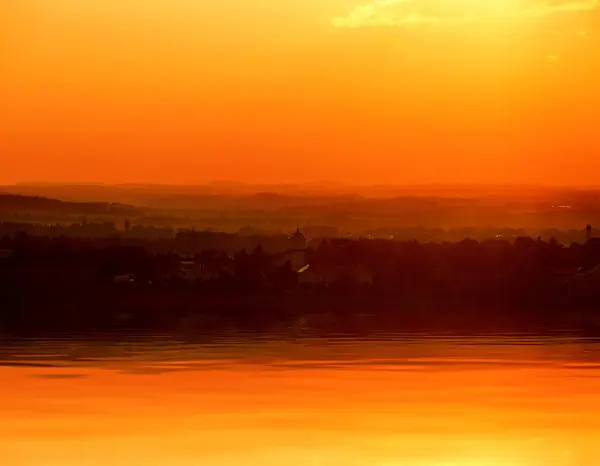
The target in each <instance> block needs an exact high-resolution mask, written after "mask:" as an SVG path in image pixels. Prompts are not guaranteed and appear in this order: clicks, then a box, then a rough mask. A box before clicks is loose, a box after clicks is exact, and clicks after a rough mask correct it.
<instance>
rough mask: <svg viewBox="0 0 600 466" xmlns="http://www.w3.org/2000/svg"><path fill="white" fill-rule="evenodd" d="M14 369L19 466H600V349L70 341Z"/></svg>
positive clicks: (5, 420)
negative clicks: (599, 465)
mask: <svg viewBox="0 0 600 466" xmlns="http://www.w3.org/2000/svg"><path fill="white" fill-rule="evenodd" d="M599 341H600V340H599ZM0 360H1V362H0V452H1V453H0V455H1V460H0V463H1V464H2V465H6V466H82V465H85V466H95V465H98V466H100V465H102V466H105V465H111V466H121V465H133V466H136V465H144V466H153V465H160V466H192V465H193V466H198V465H208V466H233V465H235V466H238V465H240V466H242V465H243V466H254V465H261V466H262V465H277V466H281V465H289V466H295V465H298V466H300V465H302V466H305V465H311V466H317V465H323V466H326V465H336V466H337V465H340V466H342V465H343V466H354V465H356V466H375V465H377V466H396V465H402V466H413V465H414V466H417V465H418V466H421V465H422V466H442V465H443V466H451V465H452V466H525V465H531V466H538V465H540V466H541V465H550V466H552V465H578V466H579V465H582V466H588V465H589V466H595V465H598V464H600V377H599V375H600V370H599V369H600V364H599V361H600V343H599V342H597V341H595V340H593V339H584V338H579V337H573V336H568V335H556V336H552V337H549V336H544V337H537V336H527V335H505V336H502V337H498V336H494V337H491V336H489V337H484V336H480V337H469V338H466V337H457V336H437V337H432V336H426V335H421V336H415V335H412V336H407V335H380V336H379V337H378V338H372V339H365V338H363V339H352V338H335V339H328V340H325V339H318V338H305V339H296V340H289V339H288V340H285V339H281V338H276V337H271V338H262V339H259V338H248V337H247V336H240V335H237V336H229V337H222V338H217V339H214V340H212V341H206V342H203V343H189V342H188V343H185V342H180V341H176V340H173V339H171V338H168V337H157V336H154V337H151V338H150V337H141V336H139V337H137V338H136V337H131V338H128V339H127V340H126V341H120V342H114V341H110V339H108V338H105V339H103V338H98V339H94V340H90V339H87V340H83V339H79V340H77V339H60V338H57V339H53V340H44V341H35V340H29V341H23V340H21V341H18V342H15V341H12V342H6V343H5V344H4V345H3V346H2V349H1V354H0Z"/></svg>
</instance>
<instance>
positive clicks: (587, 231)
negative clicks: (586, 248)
mask: <svg viewBox="0 0 600 466" xmlns="http://www.w3.org/2000/svg"><path fill="white" fill-rule="evenodd" d="M591 239H592V225H587V226H586V227H585V242H586V243H587V242H589V241H590V240H591Z"/></svg>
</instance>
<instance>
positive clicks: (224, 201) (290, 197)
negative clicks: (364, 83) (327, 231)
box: [0, 183, 600, 234]
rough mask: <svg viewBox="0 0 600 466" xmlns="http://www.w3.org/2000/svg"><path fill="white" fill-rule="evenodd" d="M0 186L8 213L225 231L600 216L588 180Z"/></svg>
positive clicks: (564, 225) (563, 225)
mask: <svg viewBox="0 0 600 466" xmlns="http://www.w3.org/2000/svg"><path fill="white" fill-rule="evenodd" d="M0 193H5V194H11V195H12V196H8V197H7V196H3V198H4V199H3V200H2V205H3V207H2V208H1V210H0V213H1V214H2V216H3V217H4V218H3V219H4V220H10V219H11V218H10V215H8V213H9V212H12V213H13V214H23V212H25V211H27V212H28V215H29V218H30V219H32V221H33V220H39V221H50V220H54V218H53V215H54V217H55V219H56V220H57V221H69V220H73V221H77V220H78V216H79V217H80V216H82V215H95V216H98V217H102V218H103V219H110V218H111V217H116V218H123V217H130V218H131V220H132V221H134V222H136V223H138V224H141V225H156V226H169V227H175V228H176V227H188V228H189V227H196V228H211V229H215V230H222V231H238V230H239V229H240V228H243V227H246V226H250V227H253V228H258V229H261V230H264V231H275V230H276V231H288V230H290V229H291V228H295V227H296V226H298V225H302V226H304V227H308V226H320V227H333V228H336V229H338V230H339V231H340V232H343V233H348V234H354V233H364V232H372V231H376V230H379V231H385V230H386V229H389V230H390V231H392V229H394V228H409V227H424V228H442V229H448V228H464V227H475V228H503V227H511V228H527V229H564V230H568V229H575V230H582V229H583V228H584V226H585V225H586V224H587V223H592V224H596V223H599V222H598V221H600V202H599V199H600V190H594V189H583V188H581V189H565V188H547V187H527V186H520V187H508V186H499V187H477V186H466V187H465V186H449V185H439V186H433V185H431V186H420V187H419V186H414V187H394V186H365V187H360V186H342V185H334V186H331V185H320V184H313V185H250V184H241V183H240V184H236V183H212V184H207V185H199V186H169V185H149V184H126V185H92V184H90V185H85V184H80V185H68V184H59V183H56V184H34V183H28V184H19V185H13V186H5V187H1V188H0ZM15 194H18V195H21V196H30V197H31V196H33V197H35V196H43V197H47V198H53V199H60V200H61V201H62V202H61V201H55V200H50V199H46V200H41V199H36V198H32V199H27V198H25V197H21V198H20V197H14V195H15ZM134 206H135V207H134ZM42 212H44V215H41V213H42ZM111 212H112V213H111ZM34 213H35V214H34ZM19 216H20V217H22V215H17V217H19ZM13 217H14V216H13ZM597 220H598V221H597ZM390 234H392V233H390Z"/></svg>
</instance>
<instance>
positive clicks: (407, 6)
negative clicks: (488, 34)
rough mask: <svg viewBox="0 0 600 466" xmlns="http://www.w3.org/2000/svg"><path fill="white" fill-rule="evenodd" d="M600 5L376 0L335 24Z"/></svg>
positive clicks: (563, 0) (517, 15) (408, 22)
mask: <svg viewBox="0 0 600 466" xmlns="http://www.w3.org/2000/svg"><path fill="white" fill-rule="evenodd" d="M599 7H600V0H546V1H541V0H372V1H371V2H370V3H367V4H363V5H360V6H357V7H355V8H354V9H353V10H352V11H351V12H350V13H348V14H347V15H346V16H343V17H338V18H334V19H333V20H332V21H331V24H332V25H333V26H334V27H336V28H360V27H374V26H396V27H402V26H405V27H408V26H420V25H443V24H468V23H477V22H485V21H506V20H534V19H541V18H544V17H547V16H553V15H558V14H566V13H580V12H587V11H593V10H596V9H597V8H599Z"/></svg>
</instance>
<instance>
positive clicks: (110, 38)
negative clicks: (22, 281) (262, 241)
mask: <svg viewBox="0 0 600 466" xmlns="http://www.w3.org/2000/svg"><path fill="white" fill-rule="evenodd" d="M361 2H362V3H361ZM599 23H600V2H599V1H598V0H578V1H577V0H546V1H544V2H542V1H537V0H521V1H519V0H379V1H369V0H302V1H297V0H280V1H273V0H229V1H225V0H85V1H83V0H2V1H0V99H1V108H2V111H1V112H0V161H1V162H2V170H0V183H14V182H18V181H82V182H108V183H117V182H152V183H185V184H189V183H200V182H205V181H211V180H224V179H227V180H237V181H245V182H268V183H277V182H304V181H318V180H333V181H338V182H346V183H360V184H362V183H394V184H407V183H410V184H413V183H463V182H465V183H528V184H532V183H542V184H597V183H598V181H599V180H598V173H600V138H599V137H598V136H597V134H596V133H597V132H598V129H597V128H598V126H599V125H598V121H597V120H598V108H599V104H600V86H599V85H598V83H599V82H600V60H599V59H598V56H599V54H600V38H599V28H598V25H599Z"/></svg>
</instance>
